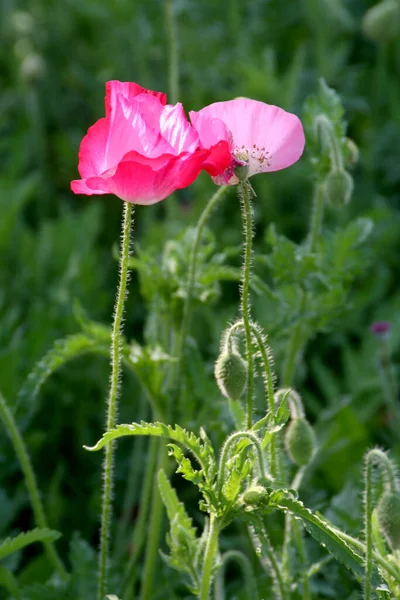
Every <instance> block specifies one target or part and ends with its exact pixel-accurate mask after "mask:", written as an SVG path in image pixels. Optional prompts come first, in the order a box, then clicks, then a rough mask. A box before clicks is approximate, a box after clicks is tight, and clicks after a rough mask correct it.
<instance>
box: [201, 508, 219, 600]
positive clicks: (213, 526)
mask: <svg viewBox="0 0 400 600" xmlns="http://www.w3.org/2000/svg"><path fill="white" fill-rule="evenodd" d="M218 536H219V528H218V527H217V521H216V518H215V516H214V515H211V517H210V529H209V531H208V539H207V544H206V550H205V555H204V563H203V575H202V579H201V588H200V600H209V597H210V589H211V572H212V567H213V562H214V556H215V553H216V551H217V549H218Z"/></svg>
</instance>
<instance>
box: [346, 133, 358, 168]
mask: <svg viewBox="0 0 400 600" xmlns="http://www.w3.org/2000/svg"><path fill="white" fill-rule="evenodd" d="M344 144H345V148H344V150H345V154H346V157H345V158H346V165H349V166H350V165H355V164H356V163H358V159H359V158H360V150H359V148H358V146H357V144H356V143H355V142H354V140H352V139H351V138H345V140H344Z"/></svg>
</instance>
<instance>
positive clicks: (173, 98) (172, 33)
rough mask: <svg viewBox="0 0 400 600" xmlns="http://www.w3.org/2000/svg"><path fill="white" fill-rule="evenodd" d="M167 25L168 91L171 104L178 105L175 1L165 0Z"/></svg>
mask: <svg viewBox="0 0 400 600" xmlns="http://www.w3.org/2000/svg"><path fill="white" fill-rule="evenodd" d="M165 23H166V28H167V36H168V50H169V52H168V81H169V85H168V89H169V102H170V103H171V104H176V103H177V102H178V100H179V96H180V94H179V52H178V34H177V27H176V18H175V11H174V0H165Z"/></svg>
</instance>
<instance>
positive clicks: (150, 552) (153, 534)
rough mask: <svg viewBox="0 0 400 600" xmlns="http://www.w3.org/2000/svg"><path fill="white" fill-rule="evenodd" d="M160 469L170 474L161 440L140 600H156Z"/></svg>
mask: <svg viewBox="0 0 400 600" xmlns="http://www.w3.org/2000/svg"><path fill="white" fill-rule="evenodd" d="M160 469H163V470H164V471H167V472H168V456H167V453H166V450H165V444H164V443H163V442H162V440H160V442H159V446H158V460H157V468H156V472H155V474H154V476H153V497H152V501H151V512H150V515H151V517H150V525H149V529H148V533H147V539H148V543H147V547H146V557H145V561H144V567H143V579H142V581H143V584H142V587H141V590H140V600H152V599H153V598H154V593H153V583H154V567H155V564H156V559H157V553H158V547H159V542H160V535H161V523H162V516H163V503H162V500H161V494H160V490H159V489H158V485H157V473H158V471H159V470H160Z"/></svg>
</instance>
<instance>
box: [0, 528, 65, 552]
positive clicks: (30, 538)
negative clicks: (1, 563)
mask: <svg viewBox="0 0 400 600" xmlns="http://www.w3.org/2000/svg"><path fill="white" fill-rule="evenodd" d="M60 536H61V534H60V533H59V532H58V531H54V530H52V529H45V528H43V529H32V531H27V532H23V533H20V534H19V535H17V537H15V538H6V539H5V540H4V541H3V542H2V543H1V545H0V559H1V558H4V557H5V556H8V555H9V554H12V553H13V552H16V551H17V550H21V548H24V547H25V546H28V545H29V544H33V542H54V540H57V539H58V538H59V537H60Z"/></svg>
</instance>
